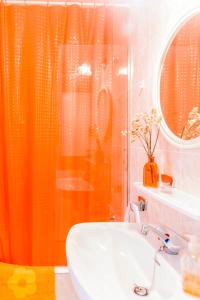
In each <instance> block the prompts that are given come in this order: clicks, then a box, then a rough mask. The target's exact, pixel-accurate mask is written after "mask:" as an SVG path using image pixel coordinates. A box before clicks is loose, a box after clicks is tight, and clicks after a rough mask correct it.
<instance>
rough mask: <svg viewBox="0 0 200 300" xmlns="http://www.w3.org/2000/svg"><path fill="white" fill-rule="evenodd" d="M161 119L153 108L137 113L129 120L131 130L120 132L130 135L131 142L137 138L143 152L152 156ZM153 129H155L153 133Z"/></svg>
mask: <svg viewBox="0 0 200 300" xmlns="http://www.w3.org/2000/svg"><path fill="white" fill-rule="evenodd" d="M161 121H162V118H161V116H160V115H159V114H158V112H157V110H156V109H155V108H153V109H152V110H151V111H150V112H149V113H139V114H137V115H136V118H135V119H134V120H132V122H131V130H130V131H122V134H123V135H130V136H131V142H132V143H133V142H135V141H136V140H137V139H139V141H140V143H141V144H142V147H143V148H144V150H145V152H146V153H147V155H148V156H149V157H150V156H153V154H154V151H155V148H156V145H157V142H158V137H159V133H160V125H161ZM154 130H156V132H155V133H154Z"/></svg>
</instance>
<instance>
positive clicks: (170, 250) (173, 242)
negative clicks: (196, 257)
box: [141, 224, 181, 255]
mask: <svg viewBox="0 0 200 300" xmlns="http://www.w3.org/2000/svg"><path fill="white" fill-rule="evenodd" d="M149 231H152V232H154V233H155V234H156V235H157V236H158V237H159V239H160V240H161V242H162V246H163V250H164V251H165V252H166V253H167V254H170V255H177V254H178V253H179V251H180V249H181V243H180V242H178V238H177V236H175V235H172V236H170V234H169V229H167V228H165V227H163V226H162V227H161V226H158V225H150V224H144V225H143V226H142V229H141V233H142V234H143V235H147V234H148V232H149Z"/></svg>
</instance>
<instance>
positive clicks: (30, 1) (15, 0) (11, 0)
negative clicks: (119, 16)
mask: <svg viewBox="0 0 200 300" xmlns="http://www.w3.org/2000/svg"><path fill="white" fill-rule="evenodd" d="M3 3H4V4H5V5H10V4H15V5H49V6H55V5H58V6H70V5H80V6H86V7H87V6H88V7H95V6H113V7H124V8H125V7H126V8H128V7H129V5H128V4H121V3H112V4H111V3H108V4H105V3H103V2H102V3H101V2H99V3H95V2H82V1H80V2H78V1H77V2H76V1H75V2H68V1H62V0H61V1H51V0H49V1H48V0H46V1H45V0H41V1H35V0H4V1H3Z"/></svg>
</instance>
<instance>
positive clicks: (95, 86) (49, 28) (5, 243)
mask: <svg viewBox="0 0 200 300" xmlns="http://www.w3.org/2000/svg"><path fill="white" fill-rule="evenodd" d="M0 14H1V23H0V39H1V44H0V61H1V65H0V91H1V109H0V161H1V163H0V261H4V262H8V263H16V264H29V265H65V264H66V253H65V240H66V236H67V233H68V231H69V230H70V228H71V226H73V225H74V224H76V223H80V222H99V221H111V220H112V221H113V220H117V221H120V220H122V219H123V214H124V207H125V205H126V198H127V140H126V138H125V137H123V136H122V135H121V131H122V130H124V129H126V128H127V106H128V100H127V90H128V35H127V28H128V8H127V7H124V6H123V5H119V1H118V5H115V1H109V3H108V1H105V2H103V3H102V1H101V2H98V1H95V2H94V1H92V3H89V2H87V1H84V2H80V1H78V2H77V3H72V2H70V1H62V2H60V1H56V0H54V1H51V0H48V1H44V2H42V1H37V0H35V1H34V0H32V1H26V0H25V1H17V0H13V1H10V0H7V1H4V0H0Z"/></svg>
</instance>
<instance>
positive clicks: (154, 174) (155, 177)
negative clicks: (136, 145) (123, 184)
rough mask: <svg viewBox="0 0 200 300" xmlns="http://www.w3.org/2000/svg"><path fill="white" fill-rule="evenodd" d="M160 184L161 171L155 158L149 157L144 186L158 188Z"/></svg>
mask: <svg viewBox="0 0 200 300" xmlns="http://www.w3.org/2000/svg"><path fill="white" fill-rule="evenodd" d="M158 184H159V169H158V165H157V163H155V161H154V156H152V155H149V156H148V162H147V163H146V164H145V165H144V169H143V185H144V186H146V187H154V188H157V187H158Z"/></svg>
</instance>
